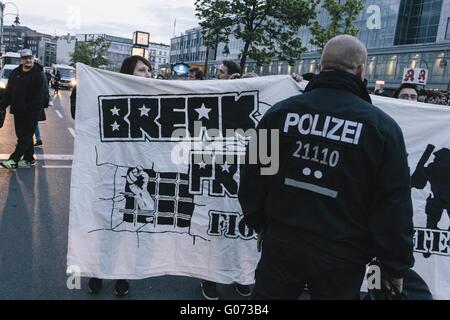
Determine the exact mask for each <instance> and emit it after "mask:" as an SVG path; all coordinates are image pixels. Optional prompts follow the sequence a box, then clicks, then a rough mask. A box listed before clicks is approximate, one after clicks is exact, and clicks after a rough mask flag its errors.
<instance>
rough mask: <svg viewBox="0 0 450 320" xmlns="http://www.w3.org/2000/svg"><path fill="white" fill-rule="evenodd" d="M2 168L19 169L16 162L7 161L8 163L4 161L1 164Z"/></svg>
mask: <svg viewBox="0 0 450 320" xmlns="http://www.w3.org/2000/svg"><path fill="white" fill-rule="evenodd" d="M0 166H2V167H3V168H5V169H10V170H12V169H17V163H16V162H15V161H14V160H7V161H2V162H1V163H0Z"/></svg>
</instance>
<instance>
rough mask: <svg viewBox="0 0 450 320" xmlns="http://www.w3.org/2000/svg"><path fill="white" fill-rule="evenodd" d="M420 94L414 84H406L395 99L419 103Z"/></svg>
mask: <svg viewBox="0 0 450 320" xmlns="http://www.w3.org/2000/svg"><path fill="white" fill-rule="evenodd" d="M418 97H419V94H418V93H417V87H416V86H415V85H414V84H409V83H404V84H402V85H401V86H400V87H399V88H398V89H397V91H395V93H394V98H396V99H402V100H409V101H414V102H417V99H418Z"/></svg>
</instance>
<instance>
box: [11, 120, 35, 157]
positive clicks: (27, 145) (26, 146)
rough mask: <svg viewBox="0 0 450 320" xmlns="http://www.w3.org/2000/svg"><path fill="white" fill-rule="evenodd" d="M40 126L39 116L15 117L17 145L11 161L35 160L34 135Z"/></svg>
mask: <svg viewBox="0 0 450 320" xmlns="http://www.w3.org/2000/svg"><path fill="white" fill-rule="evenodd" d="M37 125H38V115H29V116H28V115H27V116H22V115H20V116H17V115H14V126H15V128H16V136H17V145H16V150H15V151H14V153H13V154H11V156H10V157H9V159H10V160H14V161H15V162H19V161H20V160H22V159H23V160H27V161H32V160H34V144H33V135H34V132H35V131H36V127H37Z"/></svg>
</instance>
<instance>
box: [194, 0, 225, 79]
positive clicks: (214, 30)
mask: <svg viewBox="0 0 450 320" xmlns="http://www.w3.org/2000/svg"><path fill="white" fill-rule="evenodd" d="M199 2H200V1H196V5H197V6H198V3H199ZM226 4H227V3H226V1H216V2H212V1H204V4H203V7H202V10H203V12H204V13H205V15H207V16H208V17H209V19H208V20H204V21H202V22H201V23H200V26H201V28H202V39H203V45H204V46H205V47H206V57H205V76H207V75H208V60H209V53H210V49H217V46H218V45H219V43H221V42H225V43H228V37H229V35H230V33H231V27H230V26H231V25H232V21H230V18H229V17H223V16H221V12H224V11H225V10H226V7H225V6H226ZM196 15H197V17H199V18H200V17H201V16H199V14H198V13H197V14H196Z"/></svg>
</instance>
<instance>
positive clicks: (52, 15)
mask: <svg viewBox="0 0 450 320" xmlns="http://www.w3.org/2000/svg"><path fill="white" fill-rule="evenodd" d="M2 2H5V1H2ZM13 2H14V3H15V4H16V5H17V6H18V9H19V16H20V23H21V25H22V26H26V27H29V28H30V29H33V30H36V31H38V32H42V33H47V34H50V35H66V34H68V33H70V34H72V35H75V34H77V33H106V34H109V35H113V36H119V37H125V38H130V39H131V38H132V35H133V32H134V31H137V30H139V31H146V32H150V41H151V42H159V43H165V44H170V38H172V37H173V33H174V24H175V23H174V22H175V19H176V28H175V32H176V35H180V33H181V32H184V31H185V30H186V29H190V28H194V27H196V26H197V25H198V20H197V18H196V17H195V6H194V2H195V0H128V1H123V0H120V1H119V0H71V1H67V0H13ZM16 12H17V10H16V8H15V7H14V6H13V5H11V4H7V5H6V8H5V13H12V14H14V15H15V14H16ZM13 21H14V16H13V15H7V16H5V25H11V24H12V23H13Z"/></svg>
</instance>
